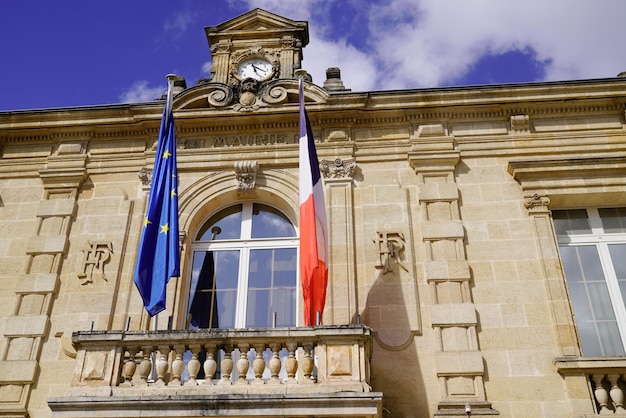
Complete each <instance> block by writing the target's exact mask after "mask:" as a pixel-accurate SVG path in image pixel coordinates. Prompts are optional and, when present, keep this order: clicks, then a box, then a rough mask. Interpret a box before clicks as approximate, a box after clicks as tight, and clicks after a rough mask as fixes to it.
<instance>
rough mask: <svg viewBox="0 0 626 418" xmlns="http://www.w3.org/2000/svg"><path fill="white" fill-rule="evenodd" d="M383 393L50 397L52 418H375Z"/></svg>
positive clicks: (379, 409) (379, 412) (49, 404)
mask: <svg viewBox="0 0 626 418" xmlns="http://www.w3.org/2000/svg"><path fill="white" fill-rule="evenodd" d="M382 398H383V394H382V393H380V392H370V393H351V392H341V393H329V394H315V393H309V394H306V395H292V394H284V395H280V396H272V397H268V396H266V395H257V394H254V395H253V394H230V395H226V394H220V395H206V394H204V395H170V396H168V397H164V396H162V395H147V396H135V397H120V398H113V397H98V396H84V397H73V398H68V397H64V398H49V399H48V406H49V407H50V409H51V410H52V417H53V418H58V417H64V418H85V417H90V418H105V417H125V418H133V417H146V416H150V417H174V416H177V417H178V416H185V417H206V416H232V417H235V416H237V417H245V416H284V417H290V416H291V417H302V416H316V417H319V416H334V417H353V418H357V417H358V418H374V417H380V416H381V410H382Z"/></svg>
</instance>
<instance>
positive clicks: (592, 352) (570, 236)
mask: <svg viewBox="0 0 626 418" xmlns="http://www.w3.org/2000/svg"><path fill="white" fill-rule="evenodd" d="M552 218H553V220H554V228H555V230H556V234H557V238H558V242H559V250H560V252H561V261H562V263H563V269H564V271H565V277H566V279H567V286H568V290H569V295H570V298H571V301H572V306H573V308H574V316H575V318H576V326H577V328H578V334H579V336H580V340H581V344H582V351H583V355H584V356H586V357H602V356H623V355H624V354H625V350H624V347H625V346H626V303H625V299H624V296H626V209H625V208H600V209H598V208H588V209H576V210H555V211H553V212H552Z"/></svg>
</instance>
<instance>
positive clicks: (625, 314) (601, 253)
mask: <svg viewBox="0 0 626 418" xmlns="http://www.w3.org/2000/svg"><path fill="white" fill-rule="evenodd" d="M584 209H585V210H586V211H587V217H588V220H589V226H590V228H591V233H590V234H573V235H557V241H558V245H559V247H560V246H562V245H563V246H583V245H594V246H595V247H596V248H597V250H598V257H599V258H600V265H601V266H602V270H603V273H604V279H605V281H606V285H607V288H608V292H609V298H610V300H611V306H612V309H613V312H614V313H615V319H616V321H617V328H618V330H619V333H620V338H621V341H622V346H623V347H624V350H625V351H626V306H625V304H624V299H622V292H621V290H620V287H619V283H618V281H617V274H616V272H615V268H614V266H613V261H612V259H611V254H610V252H609V245H611V244H626V233H606V232H604V228H603V227H602V220H601V218H600V213H599V211H598V208H584Z"/></svg>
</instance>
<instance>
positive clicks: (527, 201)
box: [524, 193, 550, 212]
mask: <svg viewBox="0 0 626 418" xmlns="http://www.w3.org/2000/svg"><path fill="white" fill-rule="evenodd" d="M549 205H550V198H549V197H547V196H541V195H539V193H535V194H533V195H532V196H526V197H524V207H525V208H526V209H528V211H529V212H548V210H549V209H548V206H549Z"/></svg>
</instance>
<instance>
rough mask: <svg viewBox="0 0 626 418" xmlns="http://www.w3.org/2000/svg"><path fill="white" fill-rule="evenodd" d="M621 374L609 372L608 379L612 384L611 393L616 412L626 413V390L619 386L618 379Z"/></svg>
mask: <svg viewBox="0 0 626 418" xmlns="http://www.w3.org/2000/svg"><path fill="white" fill-rule="evenodd" d="M619 378H620V375H619V374H609V375H608V376H607V379H608V380H609V383H610V384H611V390H610V391H609V395H611V401H612V402H613V405H614V406H615V413H616V414H625V413H626V409H624V391H623V390H622V388H620V387H619V385H618V384H617V381H618V380H619Z"/></svg>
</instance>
